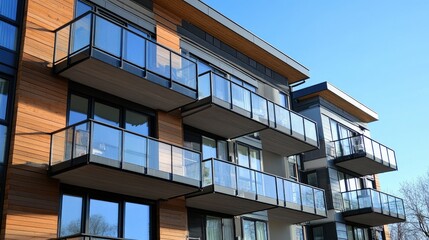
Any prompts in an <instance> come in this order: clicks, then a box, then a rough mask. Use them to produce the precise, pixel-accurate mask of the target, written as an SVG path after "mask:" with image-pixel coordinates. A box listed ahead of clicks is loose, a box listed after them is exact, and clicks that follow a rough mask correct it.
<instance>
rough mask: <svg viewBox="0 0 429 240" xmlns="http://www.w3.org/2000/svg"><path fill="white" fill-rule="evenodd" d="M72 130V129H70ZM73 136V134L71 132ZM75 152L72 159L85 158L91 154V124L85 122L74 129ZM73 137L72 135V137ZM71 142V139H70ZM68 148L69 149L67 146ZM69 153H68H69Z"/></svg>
mask: <svg viewBox="0 0 429 240" xmlns="http://www.w3.org/2000/svg"><path fill="white" fill-rule="evenodd" d="M69 130H71V129H69ZM69 133H70V134H71V132H69ZM74 134H75V135H74V143H73V146H74V150H73V151H74V152H73V156H72V158H77V157H80V156H84V155H86V154H88V153H89V123H87V122H85V123H82V124H80V125H77V126H75V127H74ZM70 137H71V135H70ZM70 137H68V138H70ZM68 141H71V139H68ZM67 148H69V147H68V146H67ZM67 152H68V151H66V153H67Z"/></svg>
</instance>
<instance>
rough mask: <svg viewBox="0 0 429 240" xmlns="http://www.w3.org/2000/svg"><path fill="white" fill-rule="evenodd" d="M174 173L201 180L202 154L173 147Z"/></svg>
mask: <svg viewBox="0 0 429 240" xmlns="http://www.w3.org/2000/svg"><path fill="white" fill-rule="evenodd" d="M173 174H176V175H180V176H184V177H188V178H191V179H195V180H200V154H198V153H196V152H192V151H188V150H186V149H182V148H178V147H173Z"/></svg>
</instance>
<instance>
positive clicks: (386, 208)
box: [380, 193, 390, 214]
mask: <svg viewBox="0 0 429 240" xmlns="http://www.w3.org/2000/svg"><path fill="white" fill-rule="evenodd" d="M380 200H381V209H382V210H383V214H389V212H390V210H389V201H388V199H387V195H386V194H384V193H380Z"/></svg>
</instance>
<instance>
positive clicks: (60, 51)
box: [54, 25, 70, 62]
mask: <svg viewBox="0 0 429 240" xmlns="http://www.w3.org/2000/svg"><path fill="white" fill-rule="evenodd" d="M69 42H70V25H68V26H66V27H64V28H62V29H60V30H58V31H57V32H56V33H55V56H54V58H55V59H54V61H55V62H57V61H59V60H61V59H63V58H65V57H67V55H68V54H69Z"/></svg>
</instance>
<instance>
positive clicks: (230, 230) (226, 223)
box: [222, 218, 234, 240]
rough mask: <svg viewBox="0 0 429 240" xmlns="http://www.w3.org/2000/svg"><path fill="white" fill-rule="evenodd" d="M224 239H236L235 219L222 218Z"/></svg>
mask: <svg viewBox="0 0 429 240" xmlns="http://www.w3.org/2000/svg"><path fill="white" fill-rule="evenodd" d="M222 223H223V227H222V228H223V240H234V221H233V220H232V219H230V218H224V219H222Z"/></svg>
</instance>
